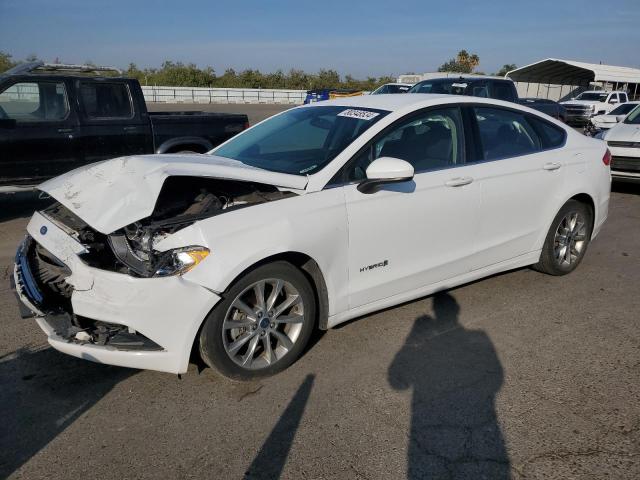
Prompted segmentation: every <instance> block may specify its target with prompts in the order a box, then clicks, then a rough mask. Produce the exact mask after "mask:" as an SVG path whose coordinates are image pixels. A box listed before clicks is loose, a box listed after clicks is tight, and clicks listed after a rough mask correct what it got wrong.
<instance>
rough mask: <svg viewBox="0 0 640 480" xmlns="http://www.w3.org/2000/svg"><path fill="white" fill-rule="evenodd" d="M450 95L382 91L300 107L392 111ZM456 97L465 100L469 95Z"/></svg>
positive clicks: (447, 97)
mask: <svg viewBox="0 0 640 480" xmlns="http://www.w3.org/2000/svg"><path fill="white" fill-rule="evenodd" d="M451 97H454V95H440V94H432V93H403V94H397V93H383V94H380V95H358V96H355V97H342V98H335V99H333V100H325V101H323V102H315V103H310V104H308V105H304V106H303V107H302V108H309V107H311V108H313V107H322V106H327V105H340V106H344V107H361V108H375V109H378V110H387V111H389V112H393V111H395V110H400V109H401V108H404V107H407V106H409V105H413V104H415V103H421V102H425V101H429V100H432V101H433V103H437V102H436V101H437V100H438V99H442V98H445V99H450V98H451ZM458 98H462V99H465V100H467V99H469V98H471V97H458Z"/></svg>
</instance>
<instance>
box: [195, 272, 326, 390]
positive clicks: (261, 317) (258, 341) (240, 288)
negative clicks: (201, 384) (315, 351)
mask: <svg viewBox="0 0 640 480" xmlns="http://www.w3.org/2000/svg"><path fill="white" fill-rule="evenodd" d="M315 311H316V305H315V296H314V293H313V289H312V287H311V284H310V283H309V280H307V278H306V277H305V275H304V274H303V273H302V272H301V271H300V270H298V269H297V268H296V267H294V266H293V265H291V264H289V263H287V262H274V263H271V264H267V265H263V266H261V267H258V268H256V269H255V270H253V271H252V272H250V273H248V274H247V275H245V276H244V277H242V278H241V279H240V280H238V281H237V282H236V283H235V284H234V285H233V286H232V287H231V288H230V289H229V291H228V294H227V295H226V296H225V298H224V300H223V301H221V302H220V303H219V304H218V305H216V307H215V308H214V309H213V311H212V312H211V314H209V316H208V317H207V319H206V321H205V324H204V326H203V328H202V331H201V333H200V355H201V357H202V359H203V360H204V362H205V363H206V364H207V365H209V366H210V367H212V368H215V369H216V370H218V371H219V372H220V373H222V374H223V375H225V376H227V377H230V378H235V379H239V380H246V379H250V378H257V377H266V376H269V375H273V374H274V373H277V372H279V371H281V370H284V369H285V368H287V367H288V366H289V365H291V364H292V363H293V362H294V361H295V360H296V359H297V358H298V357H299V356H300V355H301V353H302V352H303V350H304V347H305V346H306V344H307V342H308V341H309V337H310V336H311V333H312V331H313V328H314V323H315Z"/></svg>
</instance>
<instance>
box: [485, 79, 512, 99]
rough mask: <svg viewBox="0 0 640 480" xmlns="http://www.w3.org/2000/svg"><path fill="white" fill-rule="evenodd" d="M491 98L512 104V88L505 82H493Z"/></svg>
mask: <svg viewBox="0 0 640 480" xmlns="http://www.w3.org/2000/svg"><path fill="white" fill-rule="evenodd" d="M491 97H492V98H495V99H498V100H505V101H507V102H513V101H514V100H515V98H514V96H513V87H512V86H511V85H509V84H508V83H506V82H493V83H492V84H491Z"/></svg>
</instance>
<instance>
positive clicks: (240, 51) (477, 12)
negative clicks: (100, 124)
mask: <svg viewBox="0 0 640 480" xmlns="http://www.w3.org/2000/svg"><path fill="white" fill-rule="evenodd" d="M461 49H466V50H467V51H469V52H472V53H476V54H478V55H479V57H480V66H479V70H480V71H483V72H485V73H493V72H495V71H497V70H498V69H499V68H500V67H501V66H502V65H504V64H507V63H515V64H516V65H518V66H522V65H526V64H529V63H532V62H535V61H537V60H541V59H544V58H548V57H553V58H563V59H571V60H578V61H584V62H591V63H600V62H602V63H605V64H610V65H620V66H629V67H640V0H616V1H615V2H613V1H609V2H607V1H606V0H597V1H592V0H579V1H574V0H530V1H520V0H510V1H503V0H474V1H467V0H437V1H430V0H422V1H414V0H402V1H392V0H384V1H377V0H369V1H358V0H356V1H347V0H342V1H334V0H315V1H313V2H307V1H303V0H298V1H295V0H263V1H254V0H240V1H238V0H236V1H234V2H230V1H228V0H226V1H216V0H211V1H188V0H183V1H179V0H174V1H171V2H168V1H142V0H128V1H121V0H54V1H52V0H49V1H44V0H0V51H4V52H7V53H10V54H11V55H13V56H14V58H15V59H22V58H25V57H26V56H28V55H30V54H36V55H37V56H38V57H39V58H42V59H44V60H46V61H53V60H55V59H56V58H57V59H59V60H60V61H62V62H65V63H82V62H85V61H88V60H90V61H92V62H93V63H95V64H99V65H114V66H118V67H126V66H127V65H128V64H129V63H130V62H133V63H136V64H137V65H138V66H139V67H153V66H159V65H160V64H161V63H162V61H164V60H174V61H182V62H193V63H196V64H197V65H199V66H201V67H203V66H212V67H213V68H214V70H215V71H216V72H217V73H219V74H222V73H223V72H224V70H225V69H226V68H234V69H236V70H242V69H246V68H257V69H259V70H261V71H264V72H270V71H275V70H277V69H282V70H285V71H286V70H289V69H291V68H298V69H303V70H306V71H308V72H316V71H318V70H319V69H321V68H327V69H334V70H337V71H338V72H340V73H341V74H342V75H345V74H351V75H354V76H356V77H357V78H364V77H366V76H369V75H371V76H381V75H393V76H396V75H398V74H402V73H409V72H416V73H423V72H431V71H436V70H437V68H438V66H439V65H441V64H442V63H444V62H445V61H447V60H449V59H450V58H453V57H455V55H456V53H457V52H458V51H459V50H461Z"/></svg>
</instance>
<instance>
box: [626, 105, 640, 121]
mask: <svg viewBox="0 0 640 480" xmlns="http://www.w3.org/2000/svg"><path fill="white" fill-rule="evenodd" d="M624 123H631V124H633V125H640V105H636V108H634V109H633V111H632V112H631V113H630V114H629V116H628V117H627V118H625V119H624Z"/></svg>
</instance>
